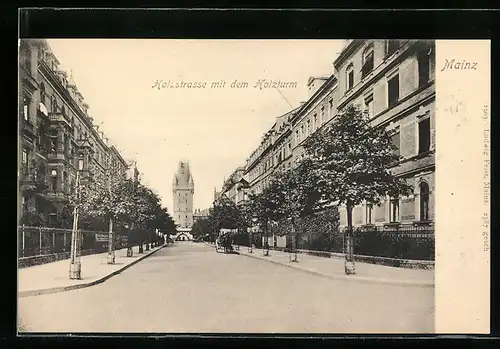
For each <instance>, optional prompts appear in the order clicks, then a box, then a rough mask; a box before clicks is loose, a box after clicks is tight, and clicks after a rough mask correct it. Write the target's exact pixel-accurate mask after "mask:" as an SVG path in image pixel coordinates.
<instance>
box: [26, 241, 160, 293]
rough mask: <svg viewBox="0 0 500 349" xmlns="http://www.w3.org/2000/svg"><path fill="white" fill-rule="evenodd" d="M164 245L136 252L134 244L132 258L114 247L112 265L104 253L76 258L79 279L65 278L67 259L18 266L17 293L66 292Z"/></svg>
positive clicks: (99, 279)
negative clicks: (23, 266)
mask: <svg viewBox="0 0 500 349" xmlns="http://www.w3.org/2000/svg"><path fill="white" fill-rule="evenodd" d="M165 246H166V245H163V246H160V247H154V248H152V249H151V250H150V251H146V250H145V249H144V253H142V254H139V253H138V251H139V247H134V248H133V249H134V255H133V256H132V257H127V249H126V248H123V249H120V250H116V251H115V264H113V265H109V264H107V257H108V253H107V252H105V253H99V254H94V255H89V256H83V257H80V261H81V265H82V271H81V276H82V279H81V280H70V279H69V264H70V260H69V259H65V260H61V261H57V262H53V263H47V264H42V265H36V266H33V267H26V268H21V269H18V272H17V275H18V296H19V297H28V296H35V295H40V294H46V293H55V292H61V291H69V290H74V289H78V288H83V287H88V286H93V285H96V284H99V283H101V282H104V281H106V280H107V279H109V278H110V277H112V276H114V275H116V274H118V273H120V272H121V271H123V270H125V269H127V268H129V267H131V266H132V265H134V264H135V263H137V262H139V261H141V260H142V259H144V258H146V257H148V256H150V255H151V254H153V253H155V252H156V251H158V250H160V249H161V248H163V247H165Z"/></svg>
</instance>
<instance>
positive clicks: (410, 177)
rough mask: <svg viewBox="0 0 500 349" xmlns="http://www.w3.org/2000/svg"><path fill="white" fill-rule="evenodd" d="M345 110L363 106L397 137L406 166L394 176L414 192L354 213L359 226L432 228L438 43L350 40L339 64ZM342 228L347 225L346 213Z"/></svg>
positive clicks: (378, 124) (342, 212) (342, 210)
mask: <svg viewBox="0 0 500 349" xmlns="http://www.w3.org/2000/svg"><path fill="white" fill-rule="evenodd" d="M334 66H335V74H336V75H337V76H338V80H339V84H338V85H339V87H338V102H337V103H338V104H337V109H338V110H341V109H343V108H345V107H346V106H347V105H348V104H351V103H353V104H357V105H359V106H360V107H361V108H362V110H364V111H366V112H367V113H368V114H369V115H370V119H371V123H372V126H374V127H385V128H386V129H387V130H389V132H390V133H391V134H392V139H393V142H394V144H395V145H396V147H397V149H398V150H397V153H398V155H399V156H400V162H399V164H398V165H397V166H395V167H394V168H393V170H394V172H395V173H396V174H397V175H398V176H401V177H403V178H405V179H406V181H407V183H408V184H410V185H411V186H412V187H413V188H414V191H413V193H412V194H411V195H409V196H408V197H400V198H389V197H388V198H385V199H384V200H382V203H381V205H380V206H375V207H371V206H369V205H366V204H364V205H361V206H359V207H356V208H355V209H354V210H353V224H355V225H388V224H394V225H399V224H432V222H433V221H434V201H435V199H434V197H435V194H434V192H435V186H434V183H435V43H434V41H423V40H350V41H349V42H348V44H347V45H346V47H345V48H344V50H343V51H342V52H341V54H340V55H339V57H338V58H337V59H336V60H335V62H334ZM340 224H341V225H346V224H347V219H346V211H345V208H342V207H341V208H340Z"/></svg>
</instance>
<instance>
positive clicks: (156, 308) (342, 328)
mask: <svg viewBox="0 0 500 349" xmlns="http://www.w3.org/2000/svg"><path fill="white" fill-rule="evenodd" d="M433 307H434V289H433V288H424V287H422V288H420V287H405V286H391V285H380V284H373V285H370V284H366V283H357V282H352V281H343V280H329V279H327V278H324V277H321V276H316V275H311V274H309V273H306V272H303V271H301V270H295V269H292V268H287V267H283V266H280V265H276V264H272V263H269V262H267V261H262V260H258V259H254V258H248V257H246V256H243V255H235V254H222V253H219V254H217V253H215V252H214V249H213V248H212V247H211V246H209V245H207V244H196V243H191V242H180V243H176V244H175V245H174V246H172V247H169V248H163V249H161V250H160V251H158V252H157V253H155V254H153V255H151V256H149V257H148V258H146V259H144V260H143V261H141V262H140V263H138V264H136V265H134V266H132V267H131V268H129V269H127V270H125V271H124V272H122V273H120V274H118V275H116V276H114V277H112V278H110V279H109V280H108V281H106V282H104V283H102V284H100V285H96V286H92V287H88V288H85V289H80V290H74V291H67V292H60V293H55V294H48V295H40V296H31V297H26V298H19V326H20V329H21V331H30V332H163V333H179V332H191V333H195V332H201V333H211V332H222V333H234V332H245V333H273V332H278V333H300V332H322V333H429V332H433V327H434V310H433Z"/></svg>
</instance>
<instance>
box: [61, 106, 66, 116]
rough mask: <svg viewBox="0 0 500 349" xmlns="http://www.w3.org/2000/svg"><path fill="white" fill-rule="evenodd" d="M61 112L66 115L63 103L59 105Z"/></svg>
mask: <svg viewBox="0 0 500 349" xmlns="http://www.w3.org/2000/svg"><path fill="white" fill-rule="evenodd" d="M61 112H62V113H63V115H66V108H65V107H64V105H63V106H62V107H61Z"/></svg>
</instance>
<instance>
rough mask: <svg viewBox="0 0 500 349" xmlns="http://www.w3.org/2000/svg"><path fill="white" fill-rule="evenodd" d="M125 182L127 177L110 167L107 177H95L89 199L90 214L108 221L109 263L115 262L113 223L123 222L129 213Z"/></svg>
mask: <svg viewBox="0 0 500 349" xmlns="http://www.w3.org/2000/svg"><path fill="white" fill-rule="evenodd" d="M124 184H125V177H124V176H123V175H122V174H121V173H120V172H118V171H117V169H115V168H111V167H110V168H108V170H107V173H106V176H105V177H97V178H95V180H94V185H93V190H92V195H90V196H89V197H88V201H87V207H88V212H89V214H90V216H92V217H96V218H100V219H101V220H103V221H105V222H107V223H108V264H114V263H115V251H114V240H115V234H114V231H113V223H114V222H122V221H123V220H124V219H127V215H128V214H129V210H127V208H129V206H127V205H126V204H125V203H126V202H127V200H128V199H129V198H128V197H127V195H128V191H127V187H126V186H125V185H124Z"/></svg>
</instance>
